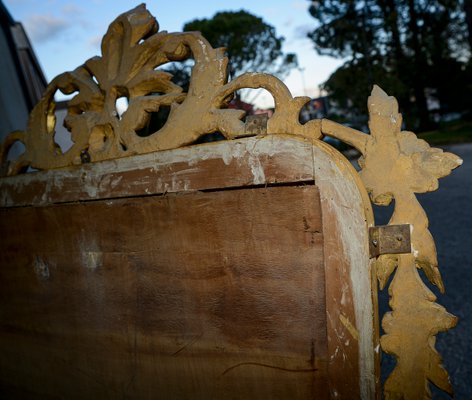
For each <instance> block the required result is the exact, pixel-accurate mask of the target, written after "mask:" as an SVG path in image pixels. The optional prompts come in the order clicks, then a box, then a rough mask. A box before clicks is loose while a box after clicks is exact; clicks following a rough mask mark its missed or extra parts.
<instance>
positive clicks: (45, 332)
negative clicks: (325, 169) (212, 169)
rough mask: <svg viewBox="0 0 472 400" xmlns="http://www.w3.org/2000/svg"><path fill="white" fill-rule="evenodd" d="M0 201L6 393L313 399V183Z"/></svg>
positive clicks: (318, 233)
mask: <svg viewBox="0 0 472 400" xmlns="http://www.w3.org/2000/svg"><path fill="white" fill-rule="evenodd" d="M294 204H296V205H297V206H296V207H291V209H290V212H287V206H288V205H294ZM0 213H1V215H0V231H1V232H2V235H3V239H2V241H1V245H0V265H1V268H0V302H1V304H2V306H1V308H0V324H1V327H0V353H1V354H2V356H1V357H0V371H1V373H0V384H1V388H2V392H3V393H4V394H5V395H6V396H7V397H8V396H10V397H11V398H18V397H24V396H27V397H28V398H77V399H79V398H81V399H83V398H117V397H118V398H123V397H131V398H162V399H187V398H188V399H200V398H201V399H203V398H205V399H211V398H214V399H222V398H225V399H226V398H244V399H263V398H267V399H282V398H284V399H288V398H290V399H295V398H303V399H308V398H316V399H322V398H327V396H328V394H327V391H328V389H327V385H326V382H327V380H326V379H327V378H326V373H327V368H326V365H327V363H326V357H327V338H326V313H325V308H326V307H325V288H324V265H323V253H322V252H323V235H322V226H321V212H320V201H319V193H318V190H317V188H316V186H313V185H306V186H286V187H274V188H258V189H242V190H226V191H219V192H209V193H201V192H195V193H190V194H185V195H179V194H169V195H166V196H153V197H143V198H133V199H120V200H102V201H95V202H87V203H78V204H64V205H52V206H48V207H22V208H10V209H1V210H0Z"/></svg>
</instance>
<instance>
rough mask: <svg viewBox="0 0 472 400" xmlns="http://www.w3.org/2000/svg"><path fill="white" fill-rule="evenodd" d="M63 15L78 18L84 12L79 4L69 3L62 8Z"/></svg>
mask: <svg viewBox="0 0 472 400" xmlns="http://www.w3.org/2000/svg"><path fill="white" fill-rule="evenodd" d="M62 13H63V14H64V15H70V16H77V15H78V14H83V13H84V10H83V9H82V8H80V7H79V6H78V5H77V4H74V3H67V4H64V6H63V7H62Z"/></svg>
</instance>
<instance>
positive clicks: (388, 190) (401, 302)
mask: <svg viewBox="0 0 472 400" xmlns="http://www.w3.org/2000/svg"><path fill="white" fill-rule="evenodd" d="M158 29H159V28H158V24H157V22H156V20H155V18H154V17H153V16H152V15H151V14H150V13H149V12H148V11H147V10H146V8H145V6H144V5H140V6H138V7H136V8H134V9H132V10H130V11H129V12H126V13H124V14H122V15H121V16H119V17H118V18H117V19H116V20H115V21H114V22H113V23H112V24H111V25H110V27H109V29H108V31H107V33H106V35H105V36H104V38H103V40H102V44H101V52H102V56H100V57H93V58H91V59H89V60H88V61H86V62H85V64H84V65H82V66H80V67H78V68H77V69H75V70H74V71H72V72H66V73H63V74H61V75H59V76H57V77H56V78H55V79H53V80H52V82H51V83H50V84H49V86H48V87H47V89H46V92H45V94H44V96H43V98H42V99H41V100H40V102H39V103H38V104H37V105H36V107H35V108H34V109H33V111H32V113H31V116H30V119H29V124H28V127H27V129H26V131H24V132H19V131H17V132H13V133H11V134H10V135H9V136H8V137H7V138H6V140H5V141H4V143H3V144H2V145H1V146H0V161H1V163H2V166H3V170H4V171H6V175H16V174H18V173H20V172H22V171H24V170H25V169H26V168H27V167H32V168H36V169H41V170H43V169H54V168H60V167H66V166H71V165H77V164H81V163H83V162H84V161H86V162H96V161H101V160H110V159H116V158H121V157H127V156H130V155H135V154H145V153H150V152H155V151H159V150H167V149H175V148H178V147H182V146H187V145H191V144H193V143H195V141H196V140H197V139H199V138H200V137H201V136H203V135H206V134H208V133H212V132H220V133H221V134H222V135H223V136H224V137H225V138H226V139H234V138H236V137H238V136H241V132H244V130H245V125H244V122H243V121H242V119H243V117H244V115H245V113H244V111H241V110H235V109H227V108H225V107H226V105H227V104H228V102H229V101H230V99H231V96H232V95H233V93H234V92H235V91H237V90H239V89H242V88H254V89H256V88H264V89H266V90H268V91H269V92H270V93H271V94H272V96H273V97H274V99H275V112H274V114H273V116H272V117H271V118H269V119H268V121H267V128H266V132H265V134H267V135H273V134H290V135H296V136H299V137H303V138H307V139H309V140H311V141H318V140H322V138H323V136H324V135H327V136H331V137H334V138H337V139H339V140H341V141H343V142H345V143H347V144H349V145H351V146H353V147H355V148H356V149H357V150H359V152H360V153H361V157H360V159H359V165H360V168H361V170H360V172H359V174H360V177H361V179H362V181H363V184H364V186H365V188H366V189H367V191H368V192H369V193H370V196H371V200H372V202H373V203H374V204H377V205H382V206H385V205H388V204H389V203H390V202H391V201H392V200H394V201H395V209H394V213H393V215H392V217H391V219H390V222H389V225H403V224H408V225H409V227H410V234H411V249H412V250H411V252H408V253H403V254H381V255H379V256H378V257H377V258H376V261H375V262H374V267H375V271H376V274H377V278H378V280H379V282H380V287H381V289H383V288H384V287H385V285H386V284H387V282H388V280H389V278H390V276H391V275H392V274H394V277H393V280H392V282H391V284H390V286H389V294H390V306H391V308H392V311H391V312H388V313H387V314H386V315H385V316H384V318H383V321H382V326H383V329H384V331H385V335H383V336H382V337H381V346H382V349H383V350H384V351H385V352H387V353H389V354H392V355H394V356H395V358H396V366H395V369H394V370H393V372H392V373H391V374H390V376H389V377H388V379H387V381H386V383H385V387H384V393H385V397H386V398H387V399H388V398H390V399H411V400H418V399H428V398H430V397H431V393H430V390H429V383H428V381H430V382H432V383H434V384H435V385H436V386H438V387H439V388H440V389H442V390H444V391H446V392H448V393H452V387H451V384H450V382H449V377H448V374H447V372H446V370H445V369H444V368H443V366H442V364H441V357H440V355H439V354H438V352H437V351H436V349H435V338H436V336H435V335H436V334H437V333H438V332H441V331H446V330H448V329H450V328H452V327H454V326H455V325H456V323H457V318H456V317H454V316H453V315H451V314H449V313H448V312H447V311H446V310H445V309H444V308H443V307H442V306H440V305H439V304H437V303H436V302H435V301H436V296H435V295H434V294H433V293H432V292H431V291H430V290H429V289H428V287H427V286H426V285H425V283H424V282H423V281H422V279H421V277H420V275H419V273H418V270H419V269H422V270H423V271H424V273H425V274H426V276H427V278H428V280H429V281H430V282H431V283H432V284H434V285H436V286H437V287H438V288H439V290H440V291H441V292H442V293H443V292H444V285H443V282H442V279H441V274H440V272H439V269H438V262H437V257H436V248H435V244H434V240H433V238H432V236H431V233H430V232H429V230H428V219H427V216H426V213H425V212H424V210H423V208H422V207H421V205H420V203H419V202H418V201H417V199H416V196H415V193H424V192H429V191H434V190H436V189H437V188H438V178H441V177H443V176H446V175H448V174H449V173H450V172H451V170H452V169H454V168H456V167H458V166H459V165H460V164H461V163H462V160H461V159H460V158H459V157H457V156H455V155H454V154H451V153H445V152H443V151H442V150H440V149H436V148H430V146H429V145H428V144H427V143H426V142H425V141H424V140H421V139H418V138H417V137H416V135H415V134H414V133H412V132H406V131H402V130H401V126H402V116H401V114H399V113H398V104H397V101H396V100H395V98H394V97H391V96H388V95H387V94H386V93H385V92H383V91H382V89H380V88H379V87H377V86H375V87H374V89H373V91H372V94H371V96H370V97H369V99H368V110H369V115H370V120H369V129H370V135H367V134H364V133H362V132H359V131H357V130H354V129H351V128H347V127H344V126H342V125H340V124H337V123H335V122H332V121H329V120H327V119H323V120H311V121H309V122H307V123H306V124H301V123H300V122H299V114H300V110H301V108H302V107H303V105H304V104H305V103H306V102H307V101H309V98H308V97H292V95H291V94H290V92H289V90H288V89H287V87H286V86H285V85H284V84H283V83H282V82H281V81H280V80H279V79H277V78H275V77H273V76H271V75H267V74H263V73H246V74H243V75H241V76H239V77H237V78H235V79H233V80H232V81H230V82H228V75H227V64H228V59H227V58H226V57H225V55H224V49H221V48H219V49H213V48H212V47H211V45H210V44H209V43H208V41H206V40H205V39H204V38H203V37H202V36H201V35H200V34H199V33H196V32H190V33H167V32H165V31H161V32H159V31H158ZM189 57H193V58H194V60H195V66H194V67H193V71H192V77H191V82H190V87H189V90H188V92H187V93H184V91H183V90H182V88H181V87H180V86H178V85H176V84H175V83H173V82H172V81H171V78H172V75H171V74H169V73H167V72H163V71H160V70H158V69H156V68H157V67H159V66H160V65H163V64H165V63H168V62H172V61H182V60H185V59H188V58H189ZM58 90H59V91H61V92H63V93H65V94H71V93H74V92H78V94H76V95H75V96H74V97H73V98H72V99H71V100H70V101H69V103H68V111H67V116H66V118H65V122H64V124H65V126H66V127H67V129H68V130H69V131H70V132H71V137H72V141H73V145H72V147H71V148H70V149H69V150H68V151H66V152H64V153H63V152H62V151H61V150H60V148H59V147H58V146H57V144H56V143H55V141H54V135H55V124H56V121H55V114H54V112H55V102H54V95H55V94H56V92H57V91H58ZM123 96H125V97H127V99H128V102H129V106H128V109H127V110H126V111H125V112H124V113H123V114H122V115H121V117H120V118H119V117H118V116H117V111H116V100H117V98H119V97H123ZM163 106H168V107H170V114H169V116H168V119H167V122H166V123H165V125H164V126H163V127H162V128H161V129H160V130H159V131H158V132H155V133H153V134H151V135H149V136H147V137H140V136H138V135H137V134H136V131H138V130H140V129H142V128H143V127H144V126H146V124H147V123H148V121H149V118H150V113H152V112H157V111H158V110H159V108H161V107H163ZM17 141H20V142H22V143H23V144H24V145H25V148H26V150H25V152H24V153H23V154H22V155H21V156H19V157H18V158H17V159H16V160H14V161H13V162H11V163H10V164H9V165H8V162H7V161H6V158H7V154H8V151H9V149H10V148H11V146H12V145H13V144H14V143H15V142H17Z"/></svg>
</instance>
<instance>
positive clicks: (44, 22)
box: [25, 14, 69, 43]
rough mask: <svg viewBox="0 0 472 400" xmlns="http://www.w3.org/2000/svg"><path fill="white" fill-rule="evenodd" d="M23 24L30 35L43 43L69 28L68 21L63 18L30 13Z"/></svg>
mask: <svg viewBox="0 0 472 400" xmlns="http://www.w3.org/2000/svg"><path fill="white" fill-rule="evenodd" d="M25 26H26V30H27V32H28V34H29V35H30V37H31V38H32V39H33V40H34V41H36V42H38V43H44V42H47V41H49V40H51V39H53V38H55V37H56V36H57V35H58V34H59V33H61V32H63V31H65V30H67V29H68V28H69V23H68V22H67V20H65V19H64V18H58V17H55V16H53V15H41V14H36V15H32V16H31V17H29V18H28V19H27V20H26V21H25Z"/></svg>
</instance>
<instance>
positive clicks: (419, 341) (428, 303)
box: [322, 86, 462, 400]
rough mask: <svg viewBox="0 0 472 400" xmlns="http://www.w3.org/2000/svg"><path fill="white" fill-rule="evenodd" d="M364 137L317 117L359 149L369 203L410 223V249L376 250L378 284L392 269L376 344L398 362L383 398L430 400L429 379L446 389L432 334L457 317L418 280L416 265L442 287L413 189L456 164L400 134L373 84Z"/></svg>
mask: <svg viewBox="0 0 472 400" xmlns="http://www.w3.org/2000/svg"><path fill="white" fill-rule="evenodd" d="M368 109H369V115H370V120H369V129H370V132H371V134H370V135H364V134H361V133H358V132H355V131H354V132H353V130H351V129H349V128H345V127H343V126H341V125H339V124H336V123H334V122H331V121H328V120H323V122H322V132H323V133H325V134H328V135H330V136H333V137H337V138H339V139H341V140H344V141H346V142H348V143H350V144H352V145H353V146H355V147H356V148H357V149H358V150H359V151H360V152H361V154H362V156H361V158H360V159H359V165H360V167H361V172H360V176H361V178H362V180H363V182H364V185H365V187H366V189H367V190H368V192H369V193H370V195H371V199H372V202H373V203H374V204H377V205H381V206H386V205H388V204H389V203H390V202H391V201H392V200H395V209H394V212H393V215H392V217H391V219H390V221H389V224H391V225H401V224H410V226H411V242H412V250H413V252H412V253H411V254H400V255H388V254H386V255H381V256H379V257H378V259H377V260H376V262H375V268H376V272H377V277H378V280H379V283H380V288H381V289H383V288H384V287H385V285H386V283H387V282H388V279H389V278H390V276H391V274H392V273H393V272H394V271H395V269H396V272H395V276H394V278H393V280H392V283H391V284H390V287H389V294H390V306H391V308H392V311H391V312H389V313H387V314H386V315H385V316H384V318H383V321H382V327H383V328H384V331H385V335H384V336H383V337H381V339H380V340H381V345H382V349H383V350H384V351H385V352H387V353H389V354H393V355H394V356H395V358H396V360H397V364H396V367H395V369H394V370H393V372H392V373H391V375H390V376H389V377H388V379H387V381H386V383H385V387H384V393H385V398H386V399H404V400H419V399H430V398H431V392H430V389H429V384H428V381H430V382H432V383H434V384H435V385H436V386H437V387H439V388H440V389H442V390H444V391H446V392H448V393H451V394H452V386H451V384H450V382H449V377H448V374H447V372H446V370H445V369H444V367H443V366H442V365H441V357H440V355H439V354H438V352H437V351H436V349H435V347H434V345H435V341H436V337H435V335H436V334H437V333H438V332H441V331H446V330H448V329H450V328H452V327H454V326H455V325H456V323H457V318H456V317H454V316H453V315H451V314H449V313H448V312H447V311H446V310H445V309H444V307H442V306H440V305H439V304H437V303H435V301H436V296H435V295H434V294H433V293H432V292H431V291H430V290H429V289H428V287H427V286H426V285H425V284H424V283H423V281H422V280H421V277H420V275H419V273H418V269H422V270H423V271H424V272H425V274H426V276H427V278H428V279H429V280H430V282H431V283H433V284H434V285H436V286H437V287H438V288H439V290H440V291H441V292H444V285H443V282H442V279H441V274H440V272H439V269H438V262H437V257H436V247H435V244H434V240H433V238H432V236H431V233H430V232H429V230H428V218H427V216H426V213H425V212H424V210H423V208H422V207H421V205H420V204H419V202H418V200H417V199H416V196H415V193H424V192H430V191H434V190H436V189H437V188H438V178H441V177H443V176H446V175H448V174H449V173H450V172H451V170H452V169H454V168H456V167H458V166H459V165H461V164H462V160H461V159H460V158H459V157H457V156H456V155H454V154H452V153H445V152H443V151H442V150H441V149H436V148H431V147H430V146H429V145H428V144H427V143H426V142H425V141H424V140H421V139H418V138H417V137H416V135H415V134H414V133H412V132H406V131H401V125H402V116H401V114H399V113H398V104H397V101H396V100H395V98H394V97H391V96H388V95H387V94H386V93H385V92H384V91H383V90H382V89H380V88H379V87H378V86H375V87H374V89H373V91H372V94H371V96H370V97H369V100H368Z"/></svg>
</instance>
